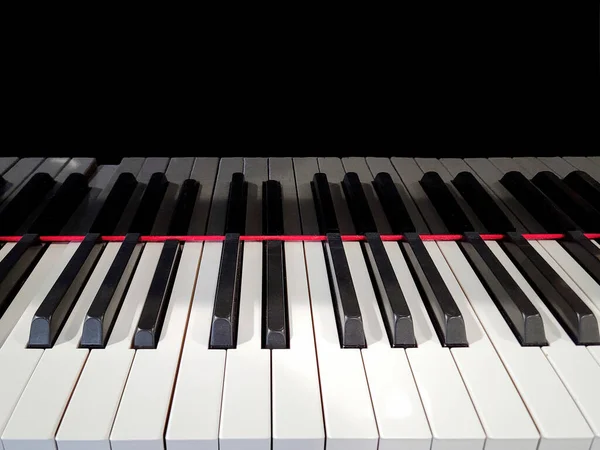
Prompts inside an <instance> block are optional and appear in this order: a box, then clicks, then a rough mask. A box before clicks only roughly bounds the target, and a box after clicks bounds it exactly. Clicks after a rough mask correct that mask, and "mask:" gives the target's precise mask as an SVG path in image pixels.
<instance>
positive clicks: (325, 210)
mask: <svg viewBox="0 0 600 450" xmlns="http://www.w3.org/2000/svg"><path fill="white" fill-rule="evenodd" d="M310 186H311V189H312V193H313V200H314V202H315V209H316V211H317V221H318V222H319V228H320V230H321V233H323V234H328V233H339V231H340V230H339V226H338V222H337V218H336V217H335V208H334V206H333V198H332V197H331V191H330V190H329V181H327V175H325V174H324V173H316V174H315V176H314V177H313V181H312V182H311V183H310Z"/></svg>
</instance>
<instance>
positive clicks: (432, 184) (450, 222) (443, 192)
mask: <svg viewBox="0 0 600 450" xmlns="http://www.w3.org/2000/svg"><path fill="white" fill-rule="evenodd" d="M419 184H420V185H421V187H422V188H423V190H424V191H425V193H426V194H427V196H428V197H429V200H430V201H431V203H432V204H433V207H434V208H435V209H436V211H437V213H438V214H439V216H440V217H441V218H442V220H443V221H444V224H445V225H446V227H447V228H448V229H449V230H450V232H451V233H464V232H466V231H472V230H473V225H472V224H471V222H470V221H469V219H468V218H467V216H466V215H465V213H464V211H463V210H462V208H461V207H460V206H459V205H458V203H457V201H456V199H455V198H454V196H453V195H452V193H451V192H450V190H449V189H448V186H446V183H444V180H442V177H440V175H439V174H438V173H437V172H427V173H425V174H423V177H422V178H421V180H420V181H419Z"/></svg>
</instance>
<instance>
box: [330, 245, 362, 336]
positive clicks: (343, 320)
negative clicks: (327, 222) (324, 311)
mask: <svg viewBox="0 0 600 450" xmlns="http://www.w3.org/2000/svg"><path fill="white" fill-rule="evenodd" d="M326 236H327V242H326V243H325V244H324V246H325V254H326V256H327V262H328V264H327V272H328V274H329V283H330V284H331V288H332V289H331V292H332V294H333V306H334V308H333V309H334V311H335V316H336V323H337V327H338V333H339V338H340V343H341V346H342V347H343V348H366V347H367V341H366V338H365V330H364V328H363V323H362V315H361V312H360V306H359V304H358V298H357V297H356V291H355V290H354V282H353V281H352V276H351V275H350V267H349V265H348V260H347V258H346V253H345V251H344V244H343V242H342V238H341V236H340V234H339V233H327V235H326Z"/></svg>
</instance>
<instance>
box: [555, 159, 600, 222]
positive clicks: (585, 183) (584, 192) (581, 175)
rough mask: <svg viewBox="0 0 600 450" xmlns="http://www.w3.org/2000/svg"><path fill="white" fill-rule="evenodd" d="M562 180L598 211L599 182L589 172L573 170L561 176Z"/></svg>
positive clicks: (599, 199) (599, 206)
mask: <svg viewBox="0 0 600 450" xmlns="http://www.w3.org/2000/svg"><path fill="white" fill-rule="evenodd" d="M563 182H564V183H565V184H566V185H567V186H569V187H571V189H573V190H574V191H575V192H577V193H578V194H579V195H581V197H583V198H584V199H585V200H586V201H587V202H588V203H589V204H590V205H592V206H593V207H594V208H596V210H597V211H600V183H598V182H597V181H596V180H595V179H594V178H592V177H591V176H590V175H589V174H587V173H586V172H583V171H581V170H574V171H573V172H571V173H569V174H568V175H567V176H566V177H564V178H563ZM594 232H596V230H594Z"/></svg>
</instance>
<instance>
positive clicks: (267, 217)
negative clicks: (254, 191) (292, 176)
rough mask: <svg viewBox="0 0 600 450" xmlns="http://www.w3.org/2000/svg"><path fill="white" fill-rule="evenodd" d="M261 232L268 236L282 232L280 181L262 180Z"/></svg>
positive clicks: (278, 234)
mask: <svg viewBox="0 0 600 450" xmlns="http://www.w3.org/2000/svg"><path fill="white" fill-rule="evenodd" d="M262 223H263V232H264V234H266V235H268V236H280V235H282V234H283V197H282V192H281V183H279V181H276V180H268V181H265V182H263V221H262Z"/></svg>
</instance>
